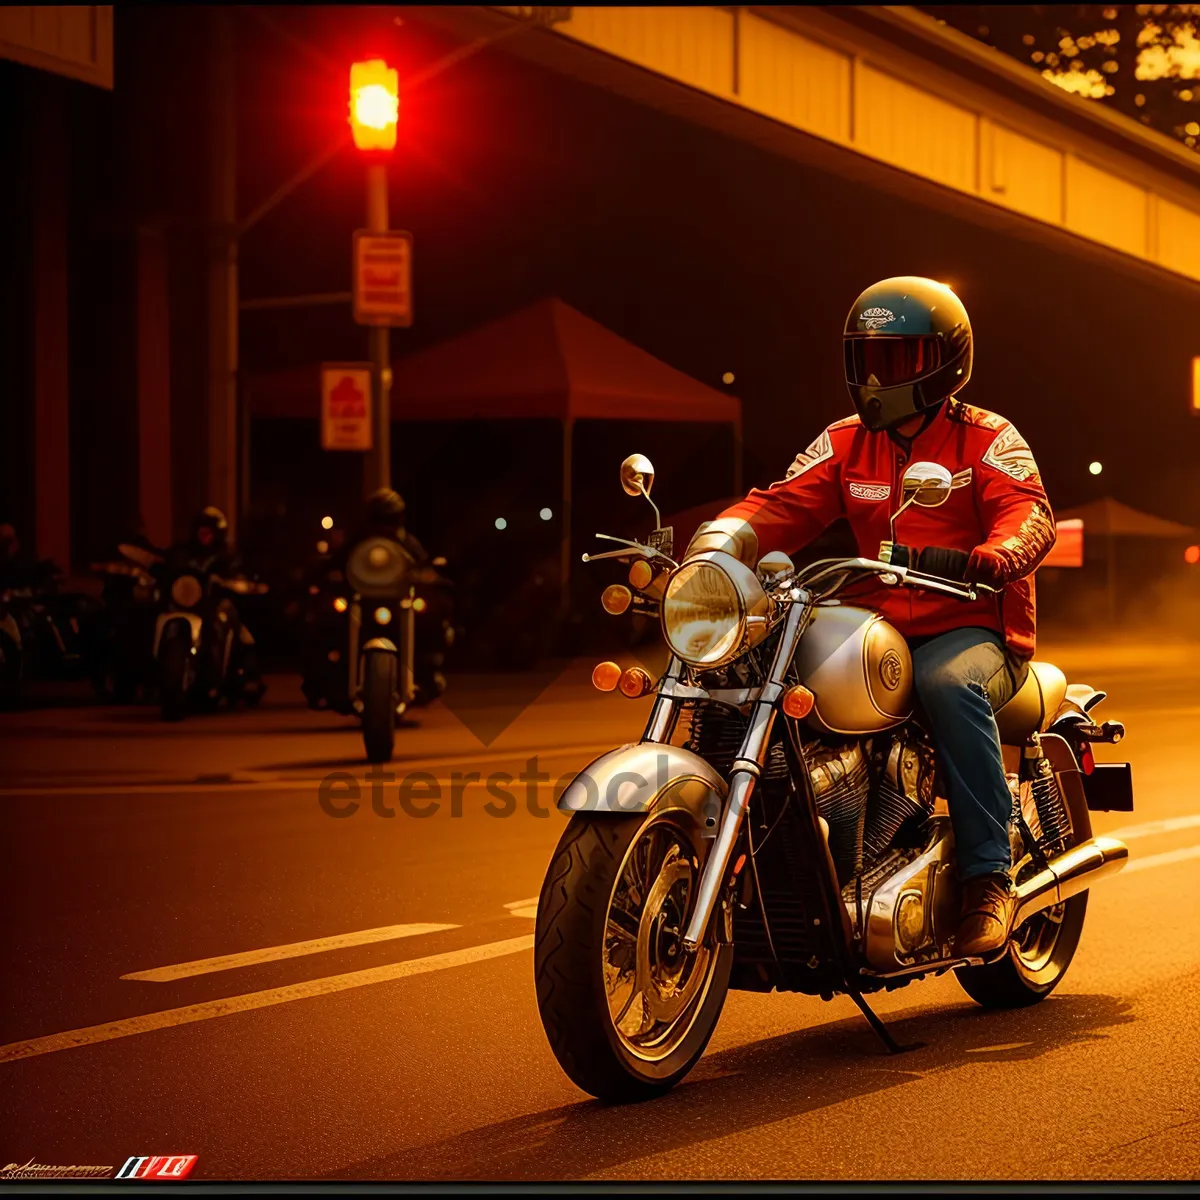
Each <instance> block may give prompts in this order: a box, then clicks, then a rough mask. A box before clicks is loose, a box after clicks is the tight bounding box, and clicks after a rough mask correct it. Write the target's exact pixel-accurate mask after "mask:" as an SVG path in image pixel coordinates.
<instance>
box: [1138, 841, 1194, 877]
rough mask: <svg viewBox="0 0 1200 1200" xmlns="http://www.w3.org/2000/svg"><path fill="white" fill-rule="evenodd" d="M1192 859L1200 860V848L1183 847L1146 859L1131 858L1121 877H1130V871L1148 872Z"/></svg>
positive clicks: (1152, 855) (1149, 856)
mask: <svg viewBox="0 0 1200 1200" xmlns="http://www.w3.org/2000/svg"><path fill="white" fill-rule="evenodd" d="M1192 858H1200V846H1183V847H1181V848H1180V849H1178V850H1166V851H1164V852H1163V853H1162V854H1151V855H1148V856H1147V857H1146V858H1131V859H1130V860H1129V861H1128V862H1127V863H1126V865H1125V869H1124V870H1122V871H1121V872H1120V875H1128V874H1129V872H1130V871H1148V870H1149V869H1150V868H1151V867H1169V866H1170V865H1171V864H1172V863H1181V862H1187V861H1188V860H1189V859H1192Z"/></svg>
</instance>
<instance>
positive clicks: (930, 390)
mask: <svg viewBox="0 0 1200 1200" xmlns="http://www.w3.org/2000/svg"><path fill="white" fill-rule="evenodd" d="M843 346H844V349H845V355H846V386H847V387H848V388H849V389H850V396H851V399H853V401H854V407H855V408H856V409H857V410H858V415H859V417H860V418H861V420H862V423H863V424H864V425H865V426H866V427H867V428H868V429H870V430H872V431H875V432H878V431H879V430H882V429H891V428H892V427H893V426H895V425H898V424H900V423H901V422H902V421H906V420H908V419H909V418H910V417H914V416H919V415H920V414H922V413H925V412H928V411H930V410H932V409H936V408H937V406H938V405H939V404H941V403H942V402H943V401H944V400H946V399H947V398H948V397H950V396H953V395H954V393H955V392H957V391H958V389H959V388H961V387H962V386H963V384H965V383H966V382H967V380H968V379H970V378H971V357H972V338H971V319H970V317H968V316H967V310H966V309H965V308H964V307H963V303H962V301H961V300H960V299H959V298H958V297H957V296H956V295H955V294H954V293H953V292H952V291H951V290H950V289H949V288H948V287H947V286H946V285H945V284H944V283H935V282H934V281H933V280H932V279H921V278H920V277H918V276H916V275H901V276H898V277H897V278H895V279H884V280H882V281H881V282H880V283H877V284H875V285H874V286H873V287H869V288H867V290H866V291H865V292H863V294H862V295H861V296H859V298H858V299H857V300H855V302H854V305H853V307H852V308H851V309H850V315H849V316H848V317H847V318H846V329H845V332H844V334H843Z"/></svg>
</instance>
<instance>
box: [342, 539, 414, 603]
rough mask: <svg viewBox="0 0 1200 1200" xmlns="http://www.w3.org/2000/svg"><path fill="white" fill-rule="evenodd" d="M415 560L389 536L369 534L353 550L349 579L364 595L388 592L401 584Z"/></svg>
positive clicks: (349, 564) (348, 567)
mask: <svg viewBox="0 0 1200 1200" xmlns="http://www.w3.org/2000/svg"><path fill="white" fill-rule="evenodd" d="M411 565H412V560H411V559H410V558H409V556H408V555H407V554H406V553H405V552H404V550H403V549H401V547H400V546H398V545H397V544H396V543H395V542H393V541H391V540H390V539H389V538H367V539H366V541H363V542H359V544H358V545H357V546H355V547H354V549H353V550H351V552H350V556H349V559H348V560H347V562H346V579H347V581H348V582H349V584H350V586H351V587H352V588H354V590H355V591H356V592H360V593H361V594H362V595H364V596H371V595H376V596H379V595H387V594H390V593H392V592H394V591H395V590H396V589H398V588H399V587H400V584H401V582H402V581H403V580H404V577H405V576H406V575H407V574H408V571H409V568H410V566H411Z"/></svg>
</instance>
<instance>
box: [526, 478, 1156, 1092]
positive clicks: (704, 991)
mask: <svg viewBox="0 0 1200 1200" xmlns="http://www.w3.org/2000/svg"><path fill="white" fill-rule="evenodd" d="M621 482H622V486H623V487H624V489H625V491H626V492H627V493H629V494H630V495H642V496H645V497H646V499H647V500H649V493H650V488H651V485H652V483H653V467H652V465H651V464H650V462H649V460H648V459H646V458H645V457H644V456H642V455H631V456H630V457H629V458H628V459H626V460H625V462H624V463H623V464H622V467H621ZM951 487H952V481H951V476H950V473H949V472H948V471H946V470H945V468H943V467H941V466H939V465H938V464H934V463H915V464H913V465H912V466H910V467H909V469H908V470H907V471H906V472H905V475H904V479H903V482H902V496H901V499H902V504H901V506H900V508H899V509H897V511H896V513H895V514H894V515H893V522H894V521H895V517H896V516H898V515H899V514H900V512H902V511H903V510H904V509H905V508H907V507H908V506H909V505H911V504H917V505H923V506H929V507H935V506H937V505H940V504H942V503H944V502H945V501H946V499H947V498H948V497H949V495H950V491H951ZM651 504H652V505H653V501H651ZM655 514H656V517H657V514H658V510H657V507H655ZM599 536H601V537H606V536H607V535H599ZM671 536H672V531H671V530H670V529H664V528H661V527H659V528H656V530H655V532H654V533H653V534H652V535H651V537H650V538H649V539H648V540H647V543H646V544H641V543H637V542H631V541H626V540H624V539H617V538H610V539H608V540H610V541H617V542H621V543H622V544H621V545H620V546H619V547H618V548H616V549H612V550H608V551H606V552H604V553H600V554H595V555H585V556H584V561H593V560H597V559H616V560H618V561H621V562H628V563H630V564H631V565H630V570H629V582H630V585H631V588H632V590H631V589H630V588H628V587H625V586H624V585H612V586H610V587H609V588H607V589H606V590H605V593H604V597H603V603H604V607H605V608H606V609H607V610H608V611H609V612H613V613H619V612H622V611H626V610H628V609H629V608H630V606H631V605H632V606H633V607H634V608H635V609H638V610H641V611H643V612H647V613H651V612H655V611H657V613H658V615H659V617H660V620H661V625H662V630H663V635H664V637H665V640H666V642H667V645H668V647H669V649H670V650H671V652H672V653H671V658H670V661H669V663H668V665H667V667H666V669H665V671H664V672H663V674H662V676H661V678H659V679H658V680H654V679H652V678H651V676H650V675H649V673H648V672H647V671H645V669H644V668H642V667H630V668H627V669H625V670H624V671H622V670H621V668H620V667H619V666H618V665H617V664H616V663H602V664H600V665H599V666H598V667H597V668H596V670H595V672H594V673H593V682H594V683H595V684H596V686H597V687H599V688H601V689H602V690H612V689H614V688H615V689H619V690H620V691H621V692H622V693H623V694H625V695H626V696H630V697H637V696H642V695H648V694H650V693H654V696H655V699H654V703H653V707H652V709H651V712H650V717H649V720H648V722H647V725H646V728H645V731H644V732H643V734H642V738H641V740H640V741H639V742H636V743H632V744H630V745H626V746H622V747H619V748H618V749H615V750H612V751H610V752H608V753H607V754H604V755H601V756H600V757H599V758H597V759H596V760H595V761H593V762H592V763H591V764H590V765H589V766H587V767H586V768H584V770H583V771H581V772H580V773H579V775H578V776H577V777H576V778H575V779H574V780H573V781H572V782H571V783H570V784H569V785H568V786H567V787H566V789H565V790H564V791H563V793H562V796H561V798H560V800H559V802H558V807H559V808H560V809H561V810H562V811H564V812H566V813H569V814H570V822H569V824H568V825H567V828H566V830H565V831H564V833H563V835H562V838H561V839H560V841H559V844H558V847H557V849H556V850H555V852H554V857H553V859H552V861H551V863H550V867H549V869H548V871H547V873H546V878H545V881H544V883H543V884H542V890H541V895H540V898H539V902H538V912H537V932H536V944H535V951H534V954H535V976H536V984H537V999H538V1008H539V1011H540V1013H541V1018H542V1023H543V1026H544V1028H545V1030H546V1034H547V1037H548V1038H549V1041H550V1045H551V1047H552V1049H553V1051H554V1054H555V1056H556V1057H557V1059H558V1061H559V1063H560V1064H561V1066H562V1068H563V1070H564V1071H565V1072H566V1073H567V1075H569V1076H570V1078H571V1079H572V1080H573V1081H574V1082H575V1083H576V1084H578V1086H579V1087H581V1088H582V1089H583V1090H584V1091H586V1092H589V1093H591V1094H592V1095H594V1096H597V1097H600V1098H602V1099H604V1100H608V1101H632V1100H639V1099H645V1098H647V1097H649V1096H653V1095H656V1094H658V1093H661V1092H664V1091H666V1090H667V1089H669V1088H671V1087H672V1086H673V1085H674V1084H676V1083H677V1082H679V1080H680V1079H682V1078H683V1077H684V1076H685V1075H686V1074H687V1073H688V1071H689V1070H690V1069H691V1068H692V1066H693V1065H694V1064H695V1062H696V1060H697V1059H698V1058H699V1057H700V1055H701V1054H702V1053H703V1051H704V1048H705V1046H706V1045H707V1043H708V1040H709V1038H710V1037H711V1035H712V1033H713V1030H714V1028H715V1027H716V1024H717V1020H718V1018H719V1016H720V1013H721V1008H722V1005H723V1003H724V1000H725V996H726V993H727V991H728V990H729V989H730V988H739V989H743V990H748V991H760V992H770V991H774V990H779V991H795V992H804V993H807V994H809V995H815V996H820V997H821V998H822V999H825V1000H831V999H832V998H833V997H834V996H835V995H837V994H839V993H841V994H845V995H847V996H849V997H850V998H851V999H852V1000H853V1001H854V1003H855V1004H856V1005H857V1006H858V1008H859V1009H860V1010H861V1011H862V1013H863V1015H864V1017H866V1019H867V1020H868V1021H869V1022H870V1023H871V1026H872V1028H873V1029H874V1030H875V1031H876V1033H877V1034H878V1035H879V1036H880V1038H881V1039H882V1040H883V1042H884V1043H885V1044H886V1046H887V1048H888V1050H889V1051H890V1052H893V1053H895V1052H899V1051H900V1050H901V1047H899V1046H898V1045H897V1044H896V1042H895V1040H894V1039H893V1038H892V1036H891V1034H890V1032H889V1031H888V1029H887V1027H886V1026H885V1025H884V1024H883V1022H882V1021H880V1020H879V1018H878V1017H877V1016H876V1015H875V1013H874V1012H873V1011H872V1009H871V1008H870V1005H869V1003H868V1001H867V996H868V995H869V994H870V993H872V992H876V991H879V990H882V989H888V990H891V989H894V988H897V987H903V986H906V985H908V984H909V983H912V982H914V981H916V980H918V979H921V978H923V977H925V976H927V975H940V974H942V973H944V972H945V971H947V970H953V971H954V972H955V975H956V977H957V978H958V980H959V982H960V983H961V985H962V986H963V988H964V989H965V990H966V992H967V993H968V995H970V996H971V997H972V998H973V999H975V1000H976V1001H978V1002H979V1003H980V1004H982V1005H984V1006H986V1007H993V1008H1013V1007H1020V1006H1024V1005H1029V1004H1033V1003H1036V1002H1037V1001H1039V1000H1041V999H1043V998H1044V997H1045V996H1047V995H1048V994H1049V993H1050V992H1051V991H1052V990H1053V989H1054V987H1055V986H1056V985H1057V984H1058V983H1059V981H1060V980H1061V979H1062V978H1063V976H1064V975H1065V973H1066V971H1067V968H1068V967H1069V966H1070V963H1071V959H1072V957H1073V956H1074V953H1075V949H1076V947H1077V945H1078V943H1079V937H1080V934H1081V932H1082V929H1083V922H1084V916H1085V913H1086V909H1087V891H1088V889H1089V888H1090V887H1092V885H1093V884H1095V883H1097V882H1099V881H1100V880H1101V879H1103V878H1105V877H1106V876H1108V875H1109V874H1112V873H1114V872H1116V871H1118V870H1120V869H1121V867H1123V866H1124V864H1125V861H1126V859H1127V857H1128V851H1127V849H1126V847H1125V846H1124V845H1123V844H1122V843H1121V842H1119V841H1117V840H1115V839H1113V838H1107V837H1093V836H1092V830H1091V824H1090V815H1089V814H1090V811H1093V810H1121V811H1128V810H1130V809H1132V806H1133V805H1132V798H1133V793H1132V783H1131V776H1130V769H1129V765H1128V764H1127V763H1114V764H1097V763H1096V762H1095V760H1094V758H1093V756H1092V744H1093V743H1095V742H1108V743H1116V742H1118V741H1120V740H1121V738H1122V737H1123V736H1124V729H1123V727H1122V726H1121V725H1120V723H1118V722H1105V723H1104V724H1103V725H1097V724H1096V723H1095V722H1094V721H1093V719H1092V711H1093V709H1094V708H1095V706H1096V705H1097V704H1098V703H1099V702H1100V701H1101V700H1103V699H1104V695H1105V694H1104V693H1103V692H1099V691H1096V690H1094V689H1093V688H1091V687H1089V686H1086V685H1084V684H1071V685H1068V683H1067V680H1066V678H1065V677H1064V675H1063V673H1062V672H1061V671H1059V670H1058V669H1057V668H1056V667H1054V666H1052V665H1050V664H1049V663H1041V662H1035V663H1033V664H1032V665H1031V667H1030V670H1029V671H1028V673H1027V676H1026V679H1025V682H1024V684H1023V685H1022V686H1021V688H1020V689H1019V690H1018V691H1017V693H1016V695H1014V696H1013V698H1012V699H1011V700H1010V701H1009V702H1008V703H1007V704H1006V705H1004V707H1003V708H1002V709H1000V711H999V712H998V713H997V714H996V720H997V724H998V727H999V730H1000V734H1001V741H1002V743H1003V746H1004V757H1005V765H1006V769H1007V770H1008V771H1009V772H1010V774H1009V776H1008V778H1009V785H1010V790H1011V792H1012V797H1013V805H1012V814H1011V819H1010V822H1009V836H1010V843H1011V847H1012V867H1011V871H1010V874H1011V876H1012V878H1013V881H1014V884H1015V887H1016V891H1017V896H1018V902H1017V910H1016V915H1015V918H1014V921H1013V932H1012V934H1011V937H1010V939H1009V941H1008V943H1007V945H1006V946H1005V947H1004V948H1003V949H1002V950H1001V951H1000V952H998V953H997V954H996V955H994V956H991V957H990V958H988V959H987V960H986V961H985V960H984V959H982V958H967V957H963V956H962V955H959V954H957V953H956V951H955V947H954V937H953V935H954V930H955V926H956V924H957V919H958V913H959V905H960V891H959V883H958V879H957V871H956V864H955V853H954V835H953V831H952V829H951V824H950V820H949V815H948V810H947V807H946V802H945V799H944V791H943V785H942V780H941V775H940V771H939V769H938V765H937V757H936V747H935V745H934V743H933V741H932V740H931V737H930V734H929V733H928V731H927V729H926V728H925V726H924V724H923V722H922V719H921V718H920V716H919V714H915V713H914V695H913V669H912V659H911V656H910V652H909V648H908V645H907V643H906V642H905V640H904V638H903V637H902V636H901V635H900V633H899V632H898V631H897V630H896V629H895V628H894V627H893V626H891V625H890V624H889V623H888V622H887V621H886V620H884V619H883V618H882V617H881V616H880V615H879V614H878V613H876V612H873V611H871V610H869V609H866V608H862V607H857V606H855V605H854V604H853V603H851V602H850V601H849V600H848V599H847V600H846V601H845V602H843V601H842V600H841V599H840V598H839V594H840V593H842V592H844V591H845V590H846V589H847V588H849V587H851V586H852V585H853V584H855V583H858V582H862V581H864V580H867V579H868V578H870V577H872V576H873V577H874V578H875V579H876V580H878V581H879V582H880V583H882V584H884V585H885V586H890V587H911V588H923V589H927V590H931V591H936V592H940V593H943V594H945V595H949V596H955V597H958V598H960V599H962V600H973V599H975V598H976V597H977V596H978V595H979V594H980V593H981V592H982V591H983V590H984V588H983V587H982V585H969V584H964V583H959V582H954V581H952V580H947V579H940V578H936V577H933V576H930V575H925V574H921V573H919V572H917V571H915V570H910V569H908V568H905V567H900V566H894V565H891V564H890V563H888V562H886V561H883V559H884V555H885V553H886V549H887V547H886V544H885V546H884V547H881V555H880V558H879V559H869V558H861V557H859V558H847V559H825V560H822V561H819V562H815V563H812V564H811V565H809V566H807V567H804V568H802V569H799V570H798V569H796V568H795V567H794V565H793V563H792V562H791V560H790V559H789V558H788V557H787V556H786V555H783V554H770V555H767V556H766V557H764V558H763V559H762V561H760V562H759V563H758V566H757V569H751V568H750V567H748V566H746V565H745V564H743V563H742V562H740V561H739V560H738V559H737V558H735V557H734V556H733V555H732V554H729V553H726V552H724V551H720V550H715V551H714V550H710V551H707V552H703V553H698V554H695V555H693V556H692V557H690V558H688V559H687V560H686V561H684V562H683V563H682V564H680V563H676V562H675V560H674V559H672V558H671V553H672V550H671Z"/></svg>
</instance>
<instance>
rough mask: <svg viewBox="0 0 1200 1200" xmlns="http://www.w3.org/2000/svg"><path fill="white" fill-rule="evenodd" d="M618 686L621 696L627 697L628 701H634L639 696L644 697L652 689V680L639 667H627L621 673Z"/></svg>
mask: <svg viewBox="0 0 1200 1200" xmlns="http://www.w3.org/2000/svg"><path fill="white" fill-rule="evenodd" d="M619 686H620V688H621V695H622V696H628V697H629V699H630V700H636V699H637V698H638V697H639V696H644V695H645V694H646V693H647V692H648V691H650V690H651V689H652V688H653V687H654V680H653V679H651V678H650V675H649V673H648V672H646V671H643V670H642V668H641V667H628V668H626V669H625V670H624V671H622V672H621V682H620V684H619Z"/></svg>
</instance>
